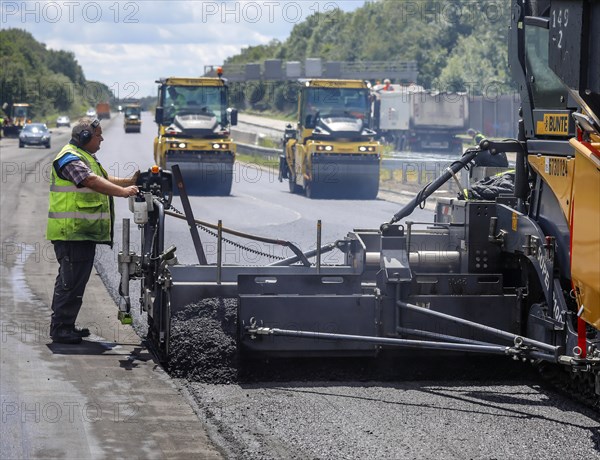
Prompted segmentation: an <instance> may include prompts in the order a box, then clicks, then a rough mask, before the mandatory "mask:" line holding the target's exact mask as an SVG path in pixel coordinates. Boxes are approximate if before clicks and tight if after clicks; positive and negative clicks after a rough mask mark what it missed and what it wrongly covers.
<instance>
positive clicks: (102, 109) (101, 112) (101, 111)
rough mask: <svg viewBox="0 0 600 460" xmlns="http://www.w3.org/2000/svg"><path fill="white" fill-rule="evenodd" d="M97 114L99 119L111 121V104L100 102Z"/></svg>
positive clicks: (97, 106)
mask: <svg viewBox="0 0 600 460" xmlns="http://www.w3.org/2000/svg"><path fill="white" fill-rule="evenodd" d="M96 114H97V116H98V119H100V120H103V119H107V120H108V119H110V104H109V103H108V102H98V104H96Z"/></svg>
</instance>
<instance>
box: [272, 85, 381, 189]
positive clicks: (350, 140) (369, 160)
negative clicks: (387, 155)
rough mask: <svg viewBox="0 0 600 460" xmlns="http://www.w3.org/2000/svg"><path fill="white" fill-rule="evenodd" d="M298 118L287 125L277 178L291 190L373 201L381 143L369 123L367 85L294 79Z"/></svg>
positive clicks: (376, 186)
mask: <svg viewBox="0 0 600 460" xmlns="http://www.w3.org/2000/svg"><path fill="white" fill-rule="evenodd" d="M298 84H299V88H298V122H297V124H296V127H295V128H293V127H292V126H291V125H288V127H287V129H286V131H285V134H284V138H283V153H282V155H280V160H279V181H280V182H282V181H283V179H287V180H288V184H289V189H290V192H291V193H300V192H302V191H304V193H305V194H306V196H307V197H309V198H318V197H322V196H332V195H333V196H338V197H348V198H350V197H358V198H363V199H375V198H376V197H377V193H378V192H379V170H380V163H381V144H380V143H379V142H378V141H376V140H374V137H375V135H376V133H375V131H373V130H372V129H371V128H370V127H369V124H370V108H369V86H368V84H367V83H365V82H364V81H361V80H328V79H302V80H299V81H298Z"/></svg>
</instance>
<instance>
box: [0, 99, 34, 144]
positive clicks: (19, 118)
mask: <svg viewBox="0 0 600 460" xmlns="http://www.w3.org/2000/svg"><path fill="white" fill-rule="evenodd" d="M30 108H31V106H30V105H29V104H27V103H25V102H15V103H14V104H12V105H10V104H8V103H4V104H2V111H3V112H4V113H5V115H6V118H5V119H4V126H3V132H4V135H5V136H6V137H18V136H19V133H20V132H21V130H22V129H23V126H24V125H25V124H26V123H31V115H30V112H29V110H30Z"/></svg>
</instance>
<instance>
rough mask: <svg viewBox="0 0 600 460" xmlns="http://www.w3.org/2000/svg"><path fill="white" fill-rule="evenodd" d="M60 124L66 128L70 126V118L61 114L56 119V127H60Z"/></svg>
mask: <svg viewBox="0 0 600 460" xmlns="http://www.w3.org/2000/svg"><path fill="white" fill-rule="evenodd" d="M61 126H66V127H67V128H70V127H71V119H70V118H69V117H67V116H66V115H61V116H60V117H58V118H57V119H56V127H57V128H60V127H61Z"/></svg>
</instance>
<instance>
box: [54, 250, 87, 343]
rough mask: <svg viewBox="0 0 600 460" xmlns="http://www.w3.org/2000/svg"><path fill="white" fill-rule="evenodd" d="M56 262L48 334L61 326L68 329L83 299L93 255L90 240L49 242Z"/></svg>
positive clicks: (55, 331) (56, 330)
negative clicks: (56, 274) (56, 272)
mask: <svg viewBox="0 0 600 460" xmlns="http://www.w3.org/2000/svg"><path fill="white" fill-rule="evenodd" d="M52 243H53V244H54V253H55V254H56V260H57V261H58V263H59V265H60V266H59V269H58V276H57V277H56V282H55V283H54V296H53V297H52V322H51V324H50V335H54V334H56V333H57V332H58V331H59V330H61V329H67V330H68V329H71V328H72V327H73V326H75V320H76V319H77V315H78V314H79V310H80V308H81V304H82V302H83V293H84V291H85V286H86V284H87V282H88V280H89V279H90V274H91V272H92V268H93V266H94V255H95V254H96V243H94V242H91V241H53V242H52Z"/></svg>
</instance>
